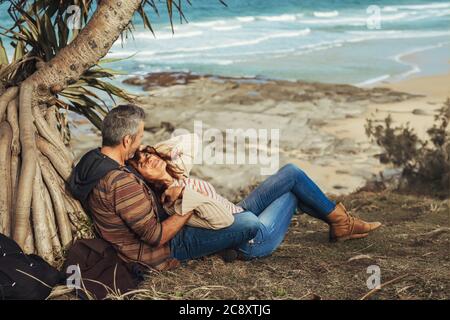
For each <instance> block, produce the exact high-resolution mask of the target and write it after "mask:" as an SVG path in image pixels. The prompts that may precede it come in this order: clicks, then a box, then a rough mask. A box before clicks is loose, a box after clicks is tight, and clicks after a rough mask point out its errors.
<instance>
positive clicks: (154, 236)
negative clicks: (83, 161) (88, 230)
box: [88, 167, 177, 270]
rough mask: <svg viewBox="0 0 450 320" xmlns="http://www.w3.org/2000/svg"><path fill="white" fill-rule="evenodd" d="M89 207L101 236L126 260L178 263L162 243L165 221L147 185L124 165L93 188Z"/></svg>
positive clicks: (157, 265) (163, 266)
mask: <svg viewBox="0 0 450 320" xmlns="http://www.w3.org/2000/svg"><path fill="white" fill-rule="evenodd" d="M88 206H89V209H90V211H91V214H92V216H93V220H94V225H95V227H96V230H97V231H98V233H99V234H100V236H101V237H102V238H103V239H105V240H106V241H108V242H110V243H111V244H112V245H113V246H114V247H115V248H116V250H117V252H118V254H119V256H120V257H121V258H122V259H124V260H125V261H137V262H141V263H145V264H147V265H149V266H151V267H153V268H156V269H158V270H165V269H169V268H171V267H174V266H176V265H177V261H176V260H174V259H173V258H170V247H169V244H168V243H166V244H164V245H162V246H160V245H159V241H160V239H161V235H162V224H161V222H160V220H159V217H158V215H157V209H156V204H155V199H153V197H152V195H151V193H150V192H149V190H148V187H147V185H146V184H145V183H144V182H143V181H142V180H141V179H139V178H138V177H137V176H136V175H134V174H133V173H131V172H130V171H129V170H128V169H126V168H125V167H122V168H120V169H118V170H113V171H111V172H109V173H108V174H107V175H106V176H105V177H104V178H103V179H101V180H100V181H99V182H98V184H97V186H96V187H95V188H94V189H93V190H92V192H91V194H90V195H89V199H88Z"/></svg>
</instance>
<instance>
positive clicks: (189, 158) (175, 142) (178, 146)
mask: <svg viewBox="0 0 450 320" xmlns="http://www.w3.org/2000/svg"><path fill="white" fill-rule="evenodd" d="M200 146H201V145H200V137H199V136H198V135H197V134H195V133H191V134H183V135H179V136H175V137H172V138H170V139H168V140H165V141H161V142H159V143H157V144H156V145H155V146H154V148H155V149H156V151H158V152H159V153H162V154H166V155H170V156H171V158H172V162H173V163H174V164H175V165H177V166H178V167H179V168H180V169H181V170H182V171H183V173H182V174H183V175H184V176H185V177H188V176H189V174H190V172H191V169H192V166H193V165H194V163H195V159H196V157H197V154H198V153H199V152H200Z"/></svg>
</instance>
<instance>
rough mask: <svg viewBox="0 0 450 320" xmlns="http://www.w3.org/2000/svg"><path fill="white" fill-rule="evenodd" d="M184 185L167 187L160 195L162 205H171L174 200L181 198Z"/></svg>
mask: <svg viewBox="0 0 450 320" xmlns="http://www.w3.org/2000/svg"><path fill="white" fill-rule="evenodd" d="M183 192H184V187H179V186H176V187H169V188H167V189H166V191H164V193H163V194H162V195H161V202H162V203H163V205H165V206H168V207H171V206H172V205H173V204H174V203H175V201H176V200H178V199H181V198H183Z"/></svg>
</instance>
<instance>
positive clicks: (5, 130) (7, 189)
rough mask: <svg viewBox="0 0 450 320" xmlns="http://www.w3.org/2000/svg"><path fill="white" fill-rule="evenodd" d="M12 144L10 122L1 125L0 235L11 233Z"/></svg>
mask: <svg viewBox="0 0 450 320" xmlns="http://www.w3.org/2000/svg"><path fill="white" fill-rule="evenodd" d="M11 142H12V130H11V126H10V125H9V124H8V122H6V121H4V122H2V123H1V124H0V183H1V184H2V185H3V188H2V189H3V190H2V191H1V192H0V213H2V214H1V215H0V233H3V234H5V235H6V236H9V235H10V233H11Z"/></svg>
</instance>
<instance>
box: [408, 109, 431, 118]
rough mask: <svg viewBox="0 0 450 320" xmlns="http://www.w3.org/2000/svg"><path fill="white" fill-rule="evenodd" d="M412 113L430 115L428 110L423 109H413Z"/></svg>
mask: <svg viewBox="0 0 450 320" xmlns="http://www.w3.org/2000/svg"><path fill="white" fill-rule="evenodd" d="M412 114H415V115H420V116H427V115H429V113H428V112H426V111H425V110H422V109H414V110H413V111H412Z"/></svg>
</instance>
